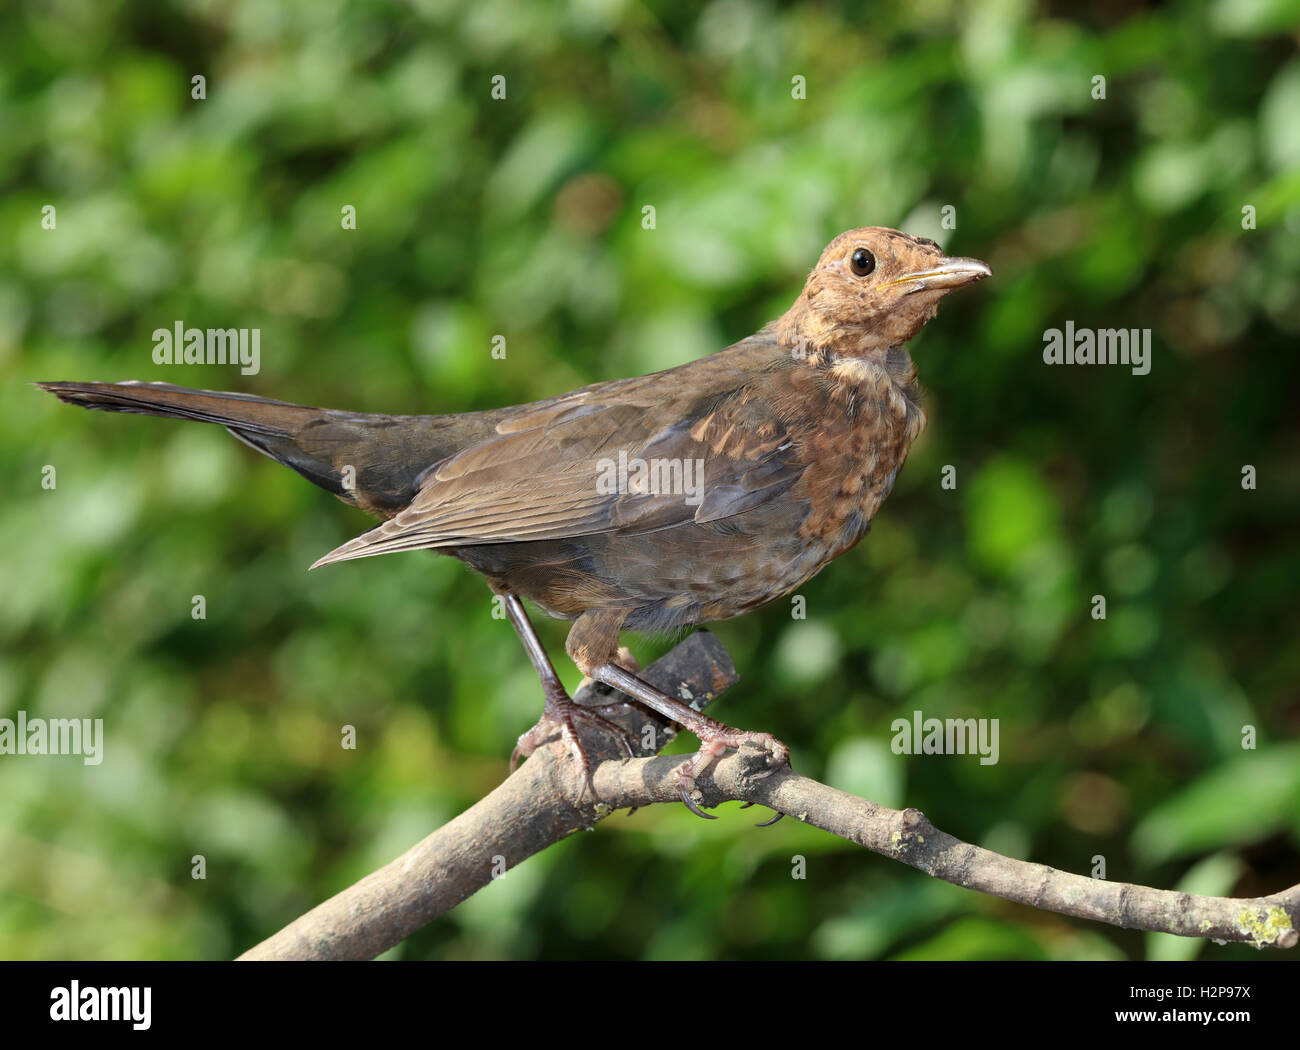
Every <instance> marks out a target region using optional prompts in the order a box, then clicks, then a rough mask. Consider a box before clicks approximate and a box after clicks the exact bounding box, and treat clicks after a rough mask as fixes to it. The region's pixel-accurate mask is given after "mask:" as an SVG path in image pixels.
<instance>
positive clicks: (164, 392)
mask: <svg viewBox="0 0 1300 1050" xmlns="http://www.w3.org/2000/svg"><path fill="white" fill-rule="evenodd" d="M36 385H37V386H39V387H40V388H41V389H43V390H48V391H49V392H50V393H51V394H53V395H54V396H55V397H57V398H58V399H59V400H60V401H63V402H66V403H67V404H69V405H80V406H81V407H82V408H90V409H99V410H102V411H107V412H135V413H138V414H140V415H145V416H163V417H165V418H168V419H188V420H195V421H197V422H200V423H216V424H218V425H219V426H223V427H225V428H226V429H227V430H228V431H230V433H231V434H233V435H234V436H235V437H237V438H238V439H239V440H240V441H242V442H243V443H244V444H245V445H248V446H249V447H250V448H254V449H256V450H257V451H258V452H261V453H262V454H263V455H264V456H269V457H270V458H271V459H274V460H276V461H277V462H280V463H283V464H284V465H285V466H286V467H289V468H290V469H292V470H296V471H297V472H298V473H299V474H301V475H302V476H303V477H305V478H306V479H307V480H308V481H310V482H312V483H313V484H316V485H319V486H320V487H321V488H323V489H325V490H327V491H329V492H332V493H334V494H335V495H336V496H339V497H340V498H342V499H344V500H347V501H348V502H349V503H356V502H357V499H356V494H355V493H352V492H349V491H348V490H347V489H346V488H345V486H344V484H343V478H342V474H341V473H340V471H339V470H338V468H337V467H335V465H334V464H333V463H332V462H330V461H329V459H327V458H324V457H322V456H321V455H318V454H316V453H314V452H312V451H309V450H308V449H306V448H304V447H303V444H302V442H301V440H300V438H301V435H302V434H303V432H304V431H306V430H308V429H310V427H311V425H312V424H313V423H318V422H319V421H320V420H322V419H324V418H326V417H328V416H329V415H331V413H328V412H325V411H322V410H321V409H318V408H307V407H305V406H303V405H294V404H290V403H289V402H288V401H275V400H272V399H271V398H267V397H256V396H254V395H252V394H231V393H225V392H223V391H217V390H191V389H189V388H188V387H183V386H174V385H173V384H171V383H138V382H124V383H37V384H36Z"/></svg>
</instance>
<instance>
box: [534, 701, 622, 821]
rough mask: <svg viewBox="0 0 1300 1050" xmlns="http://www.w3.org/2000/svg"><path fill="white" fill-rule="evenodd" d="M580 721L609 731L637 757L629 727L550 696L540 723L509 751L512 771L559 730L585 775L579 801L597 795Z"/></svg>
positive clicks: (579, 768)
mask: <svg viewBox="0 0 1300 1050" xmlns="http://www.w3.org/2000/svg"><path fill="white" fill-rule="evenodd" d="M577 722H585V723H586V724H587V725H589V726H592V727H593V728H595V729H599V730H601V731H603V732H606V733H609V734H610V735H611V736H613V737H614V739H615V740H617V741H618V744H619V747H620V748H621V749H622V751H623V754H624V755H626V756H627V757H628V758H636V756H637V751H636V744H635V741H636V737H635V736H633V735H632V733H631V732H630V731H629V730H626V729H624V728H623V727H622V726H620V725H618V724H617V723H615V722H611V721H610V720H609V719H608V718H604V717H602V716H601V715H599V714H597V713H596V712H595V711H593V710H589V709H588V708H585V707H581V706H579V705H578V704H575V703H574V702H573V701H572V700H570V699H568V698H567V697H563V698H560V697H556V698H548V699H547V703H546V710H545V711H543V712H542V717H541V718H539V719H538V720H537V724H536V725H535V726H533V728H532V729H530V730H528V732H526V733H523V734H522V735H520V737H519V740H518V741H517V742H516V744H515V749H514V750H513V751H512V752H511V753H510V772H511V773H513V772H514V771H515V769H516V768H517V767H518V765H519V759H520V757H523V758H527V757H529V756H530V755H531V754H532V753H533V752H534V751H536V750H537V748H539V747H540V746H541V745H542V744H543V743H545V742H546V741H547V740H549V739H550V738H551V737H553V736H554V735H555V733H556V732H557V731H558V732H559V734H560V736H561V737H562V738H563V740H564V742H565V744H566V745H567V746H568V748H569V754H570V755H572V756H573V760H574V761H575V762H576V763H577V764H578V772H579V773H580V774H581V776H582V791H581V793H580V794H579V795H578V801H579V802H581V801H582V800H583V799H585V798H586V797H587V794H588V793H590V794H591V796H592V797H593V798H595V797H596V785H595V783H594V781H593V780H592V770H591V759H590V758H588V757H587V751H586V748H584V747H583V746H582V741H581V739H579V737H578V731H577V729H576V727H575V723H577Z"/></svg>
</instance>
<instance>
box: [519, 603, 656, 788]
mask: <svg viewBox="0 0 1300 1050" xmlns="http://www.w3.org/2000/svg"><path fill="white" fill-rule="evenodd" d="M498 593H500V594H501V597H502V599H503V600H504V603H505V607H506V615H507V616H508V617H509V618H510V624H511V626H512V627H514V629H515V633H516V634H518V635H519V640H520V641H521V642H522V643H523V645H524V651H525V652H526V653H528V659H529V660H531V661H532V663H533V668H534V669H535V670H536V671H537V677H538V678H540V679H541V680H542V693H543V694H544V695H545V697H546V707H545V709H544V710H543V711H542V717H541V718H539V719H538V720H537V724H536V725H535V726H533V728H532V729H530V730H528V732H526V733H524V734H523V735H522V736H520V738H519V741H518V743H516V744H515V749H514V751H513V752H512V753H511V755H510V771H511V772H512V773H513V772H514V771H515V767H516V766H517V765H518V764H519V758H520V756H521V755H522V756H523V757H524V758H527V757H528V756H529V755H531V754H532V753H533V752H534V751H535V750H536V749H537V748H538V747H539V746H540V745H541V744H542V743H543V741H545V740H547V739H548V738H549V737H550V736H552V735H553V734H554V733H555V731H556V730H557V729H558V730H559V732H560V735H561V737H563V739H564V742H565V743H566V744H567V745H568V747H569V753H570V754H571V755H573V759H574V761H575V762H577V764H578V770H579V772H581V774H582V790H583V794H584V795H585V794H586V792H587V791H588V790H591V792H592V794H593V795H594V794H595V789H594V787H593V785H592V783H591V760H590V759H589V758H588V757H587V752H586V750H585V749H584V748H583V746H582V741H581V740H579V739H578V733H577V730H576V729H575V727H574V723H575V722H585V723H586V724H587V725H590V726H593V727H595V728H597V729H602V730H604V731H605V732H608V733H612V734H613V735H614V738H615V739H616V740H617V741H618V742H619V745H620V746H621V747H622V749H623V751H624V753H625V754H626V755H627V757H628V758H635V757H636V749H635V747H634V740H635V738H634V737H633V736H632V734H631V733H630V732H628V730H626V729H624V728H623V727H622V726H620V725H616V724H615V723H613V722H611V721H610V720H609V719H608V718H602V717H601V716H600V715H599V714H597V713H596V712H595V711H592V710H590V709H588V708H585V707H580V706H578V705H577V704H575V703H574V702H573V701H572V700H571V699H570V698H569V694H568V692H566V691H565V688H564V683H563V682H561V681H560V677H559V675H557V674H556V673H555V667H554V666H553V665H552V664H551V660H550V657H548V656H547V655H546V650H545V649H544V648H542V642H541V639H540V638H538V637H537V632H536V631H535V630H534V629H533V625H532V622H531V621H530V620H529V619H528V613H527V611H526V610H525V609H524V603H523V602H521V601H520V600H519V597H518V595H515V594H511V593H509V592H498Z"/></svg>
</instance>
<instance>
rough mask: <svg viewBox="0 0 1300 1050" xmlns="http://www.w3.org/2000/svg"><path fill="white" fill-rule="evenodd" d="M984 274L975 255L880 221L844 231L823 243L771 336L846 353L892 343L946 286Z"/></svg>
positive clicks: (914, 328)
mask: <svg viewBox="0 0 1300 1050" xmlns="http://www.w3.org/2000/svg"><path fill="white" fill-rule="evenodd" d="M992 273H993V271H992V270H990V269H989V267H988V266H987V265H986V264H985V263H982V262H980V261H979V260H978V259H957V258H951V257H949V256H947V255H944V253H943V249H941V248H940V247H939V246H938V245H937V244H935V243H934V241H931V240H927V239H926V238H924V237H912V236H910V235H909V234H906V233H902V232H900V231H899V230H891V229H889V228H888V227H885V226H866V227H863V228H862V229H860V230H849V231H848V232H847V233H841V234H840V235H839V236H838V237H836V238H835V240H833V241H831V243H830V244H828V245H827V246H826V250H825V251H824V252H822V257H821V258H820V259H819V260H818V261H817V265H816V266H815V267H814V268H813V271H812V273H810V274H809V275H808V280H807V282H806V283H805V284H804V288H803V291H802V292H801V293H800V295H799V298H798V299H796V300H795V303H794V305H793V306H792V307H790V309H789V310H788V311H787V312H786V314H785V316H784V317H782V318H781V320H780V321H778V322H777V335H778V338H780V340H781V342H782V343H784V344H786V345H789V346H791V347H793V348H796V349H797V348H798V347H799V345H800V343H802V345H803V347H804V348H805V349H810V350H831V351H834V352H836V353H840V354H848V355H856V354H859V353H865V352H867V351H869V350H871V349H873V348H880V349H883V348H886V347H890V346H898V345H901V344H902V343H905V342H907V340H908V339H910V338H911V337H912V336H914V335H915V334H916V333H917V332H919V331H920V330H921V328H922V326H923V325H924V324H925V322H926V321H928V320H930V318H931V317H933V316H934V315H935V311H936V310H938V308H939V300H940V299H942V298H943V297H944V296H945V295H947V294H948V293H949V292H951V291H952V290H953V289H954V288H960V287H961V286H962V285H965V284H970V283H971V282H972V281H978V280H980V279H981V278H984V277H989V276H991V275H992Z"/></svg>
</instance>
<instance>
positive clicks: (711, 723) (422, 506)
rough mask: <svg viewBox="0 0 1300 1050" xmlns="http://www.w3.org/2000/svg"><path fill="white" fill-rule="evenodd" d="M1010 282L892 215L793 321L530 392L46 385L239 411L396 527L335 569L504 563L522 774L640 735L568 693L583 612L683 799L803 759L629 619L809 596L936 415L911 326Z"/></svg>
mask: <svg viewBox="0 0 1300 1050" xmlns="http://www.w3.org/2000/svg"><path fill="white" fill-rule="evenodd" d="M991 275H992V270H991V269H990V268H989V266H988V265H987V264H986V263H984V262H981V261H980V260H978V259H972V258H962V257H949V256H948V255H946V254H945V253H944V251H943V249H942V248H940V246H939V245H938V244H937V243H935V242H934V241H933V240H930V239H928V238H925V237H917V236H912V235H909V234H907V233H904V232H901V231H899V230H895V229H890V228H888V227H882V226H869V227H863V228H859V229H853V230H849V231H847V232H845V233H841V234H840V235H839V236H837V237H835V238H834V239H833V240H832V241H831V242H830V244H829V245H827V247H826V249H825V250H824V251H823V252H822V253H821V256H820V258H819V259H818V261H817V264H816V265H815V266H814V267H813V269H812V271H811V272H810V273H809V275H808V277H807V280H806V281H805V283H804V285H803V289H802V291H801V292H800V293H799V295H798V296H797V297H796V299H795V301H794V303H793V304H792V305H791V306H790V308H789V309H788V310H787V311H786V312H785V313H784V314H783V315H781V316H780V317H779V318H777V319H776V320H775V321H772V322H770V323H768V324H766V325H764V326H763V327H762V328H761V329H760V330H759V331H758V332H756V333H755V334H753V335H750V336H748V337H746V338H744V339H741V340H740V341H739V342H736V343H734V344H733V345H731V346H729V347H727V348H726V349H723V350H720V351H717V352H716V353H713V354H709V355H706V356H704V357H701V358H698V359H696V360H693V361H690V362H687V363H686V364H682V365H679V366H677V367H675V368H669V369H666V370H664V371H660V372H655V373H653V374H650V375H644V376H638V377H634V378H627V379H615V380H612V381H607V382H600V383H595V384H593V385H590V386H585V387H582V388H581V389H578V390H574V391H571V392H569V393H563V394H559V395H557V396H554V397H550V398H547V399H545V400H542V401H535V402H531V403H528V404H523V405H515V406H510V407H505V408H497V409H490V410H487V411H478V412H467V413H458V414H444V415H419V416H411V415H379V414H371V413H359V412H344V411H338V410H333V409H322V408H311V407H307V406H303V405H296V404H292V403H289V402H286V401H278V400H272V399H270V398H265V397H258V396H254V395H251V394H241V393H223V392H216V391H207V390H191V389H188V388H185V387H181V386H175V385H172V384H169V383H157V382H135V381H128V382H43V383H39V384H38V385H39V386H40V387H42V388H43V389H45V390H47V391H49V392H51V393H53V394H54V395H55V396H57V397H58V398H59V399H60V400H62V401H64V402H67V403H69V404H74V405H80V406H82V407H84V408H88V409H102V410H107V411H115V412H135V413H143V414H145V415H153V416H164V417H169V418H174V419H184V420H195V421H201V422H207V423H217V424H220V425H221V426H224V427H225V428H226V429H227V430H228V431H229V432H230V433H231V434H233V435H234V436H235V437H236V438H238V439H239V440H240V441H242V442H243V443H244V444H246V445H249V446H250V447H252V448H253V449H256V450H257V451H258V452H260V453H263V454H264V455H267V456H269V457H271V458H272V459H274V460H276V461H278V462H279V463H282V464H284V465H285V466H287V467H289V468H291V469H292V470H294V471H296V472H297V473H299V474H301V475H302V476H303V477H305V478H306V479H307V480H308V481H311V482H313V483H314V484H316V485H318V486H320V487H321V488H323V489H326V490H327V491H329V492H332V493H334V495H336V496H338V497H339V498H340V499H342V500H344V501H345V502H347V503H350V504H352V505H354V506H356V507H359V508H361V509H362V510H364V511H366V512H368V513H369V514H371V515H372V516H374V517H376V518H379V519H380V520H381V524H379V525H378V526H376V527H374V528H372V529H370V530H369V531H368V532H365V533H363V534H362V535H360V536H357V537H356V538H355V539H352V540H349V541H348V542H347V543H344V544H343V545H342V546H340V547H338V548H337V549H335V550H333V551H331V552H329V553H328V554H326V555H324V556H323V557H322V558H320V559H319V560H318V561H317V562H316V563H315V564H314V565H313V566H312V568H317V567H320V566H324V565H331V564H334V563H338V562H343V561H349V560H353V559H358V558H368V557H373V556H376V555H383V554H391V553H396V552H401V551H413V550H431V551H434V552H437V553H440V554H445V555H450V556H452V557H454V558H458V559H460V560H461V561H462V562H464V563H465V564H467V565H468V566H469V567H470V568H471V569H473V570H475V571H477V572H478V573H480V574H481V575H482V576H483V577H485V579H486V581H487V584H488V586H489V587H490V588H491V590H492V591H493V593H494V594H495V595H497V596H498V597H499V599H500V601H501V603H502V605H503V606H504V610H505V613H506V617H507V618H508V619H509V621H510V623H511V625H512V626H513V628H514V630H515V632H516V633H517V634H518V636H519V640H520V641H521V643H522V645H523V648H524V650H525V652H526V654H527V656H528V658H529V660H530V661H531V663H532V664H533V667H534V669H535V670H536V672H537V675H538V677H539V679H540V681H541V685H542V694H543V698H544V706H543V710H542V715H541V717H540V718H539V720H538V722H537V724H536V725H534V726H533V727H532V728H531V729H530V730H528V731H527V732H525V733H524V734H522V735H521V736H520V737H519V739H518V743H517V745H516V747H515V750H514V753H513V754H512V755H511V768H512V769H513V768H514V767H515V765H516V763H517V762H518V760H519V759H520V758H521V757H523V758H526V757H527V756H529V755H531V754H532V753H533V751H534V750H535V749H536V748H537V747H538V746H540V744H541V743H542V742H544V741H546V740H549V739H552V738H554V736H555V735H556V734H557V733H558V734H559V736H560V737H561V738H562V739H563V740H564V742H565V744H566V745H567V748H568V752H569V753H570V754H571V756H572V759H573V761H574V762H575V763H576V766H577V769H578V771H579V773H580V775H581V778H582V783H583V785H584V786H583V789H582V793H581V795H580V797H582V795H585V793H586V791H587V790H590V789H591V784H592V780H591V776H592V771H591V763H590V760H589V758H588V756H587V753H586V750H585V748H584V746H583V744H582V741H581V739H580V737H579V734H578V731H577V726H578V724H579V723H582V724H584V725H586V726H588V727H589V728H593V729H596V730H599V731H604V732H608V733H611V734H613V736H614V738H615V740H616V741H617V742H618V744H619V745H620V747H621V748H622V751H623V753H625V754H627V755H628V756H629V757H632V756H633V755H634V754H635V752H634V750H633V747H632V741H631V739H630V734H629V733H628V732H627V731H626V730H624V729H622V728H621V727H619V726H617V725H616V724H615V723H613V722H612V721H610V720H609V719H607V718H605V717H604V716H603V715H602V714H601V713H599V710H595V709H590V708H586V707H580V706H578V705H576V704H575V703H574V702H573V700H572V699H571V698H570V697H569V695H568V693H567V692H566V690H565V688H564V686H563V684H562V683H561V681H560V679H559V676H558V675H557V674H556V672H555V668H554V665H553V664H552V663H551V660H550V657H549V656H548V654H547V652H546V650H545V648H544V647H543V646H542V643H541V641H540V639H539V638H538V635H537V632H536V630H535V629H534V627H533V625H532V622H531V621H530V619H529V616H528V613H527V610H526V608H525V606H524V604H523V601H524V600H525V599H527V600H528V601H530V602H531V603H532V604H534V605H535V606H537V607H538V608H540V609H541V610H542V611H543V612H545V613H546V614H548V615H549V616H552V617H556V618H559V619H561V620H566V621H570V622H571V623H572V626H571V627H570V628H569V632H568V636H567V639H566V642H565V649H566V651H567V653H568V655H569V657H570V658H571V659H572V660H573V662H574V663H575V664H576V665H577V667H578V668H579V669H580V670H581V671H582V673H583V674H584V675H586V676H587V677H589V678H591V679H594V680H595V681H597V682H601V683H604V684H605V685H607V686H609V687H611V688H613V689H615V690H618V691H620V692H622V693H625V694H627V695H628V696H630V697H632V698H634V699H635V700H636V701H639V702H640V703H642V704H644V705H645V706H647V707H649V708H650V709H652V710H654V711H656V712H658V713H659V714H661V715H663V716H665V717H666V718H668V719H670V720H671V721H673V722H676V723H677V724H679V725H681V726H682V727H683V728H684V729H686V730H687V731H689V732H690V733H692V734H693V735H694V736H696V737H697V738H698V739H699V741H700V749H699V751H698V752H697V753H696V754H695V755H693V756H691V757H689V758H687V759H686V761H684V762H683V763H682V764H681V765H680V766H679V767H678V768H677V771H676V782H677V787H678V790H679V794H680V796H681V799H682V801H683V802H685V804H686V805H687V806H688V807H689V808H690V809H691V810H692V811H693V812H695V813H697V814H698V815H699V816H702V817H708V818H710V819H713V818H712V817H711V815H710V814H706V813H704V812H703V810H701V809H700V808H699V807H698V806H697V805H696V803H695V801H694V798H693V795H694V794H695V792H696V782H697V778H699V777H701V776H702V775H704V774H705V773H706V772H707V771H708V769H709V768H710V766H711V765H712V764H713V762H714V761H715V760H716V759H717V758H718V757H719V756H720V755H721V754H723V753H724V752H725V751H727V750H729V749H737V748H739V747H741V746H742V745H743V744H746V743H749V744H753V745H755V746H757V747H758V748H759V749H760V750H761V752H762V756H763V760H762V763H761V766H760V769H759V774H758V775H759V776H770V775H771V774H773V773H775V772H777V771H778V770H780V769H782V768H785V767H787V766H788V764H789V757H790V749H789V748H788V747H787V746H786V745H785V744H784V743H782V742H781V741H779V740H777V739H776V738H775V737H774V736H772V735H771V734H769V733H763V732H754V731H747V730H739V729H734V728H732V727H730V726H727V725H724V724H723V723H721V722H718V721H716V720H714V719H712V718H710V717H708V716H706V715H704V714H702V713H701V712H699V711H696V710H695V709H694V708H692V707H690V706H688V705H687V704H685V703H683V702H682V701H681V700H678V699H677V698H675V697H671V696H669V695H667V694H666V693H663V692H661V691H660V690H659V689H656V688H655V687H654V686H652V685H650V684H649V683H647V682H645V681H643V680H642V679H641V678H640V677H638V676H637V674H636V671H637V670H638V669H639V668H638V667H637V665H636V664H635V661H633V660H630V659H629V654H627V650H626V649H621V648H620V639H621V635H622V633H623V632H624V631H640V632H652V633H653V632H671V631H675V630H680V629H689V628H691V627H694V626H695V625H698V624H703V623H709V622H712V621H718V620H727V619H730V618H732V617H736V616H739V615H741V614H743V613H746V612H749V611H751V610H754V609H757V608H759V607H760V606H763V605H766V604H768V603H769V602H772V601H775V600H776V599H778V598H781V597H783V596H785V595H788V594H790V593H792V592H793V591H795V590H797V589H798V588H799V587H800V586H801V585H803V584H804V583H805V582H806V581H807V580H809V579H810V578H811V577H812V576H814V575H815V574H816V573H818V572H819V571H820V570H821V569H822V568H824V567H825V566H826V565H827V564H828V563H829V562H830V561H832V560H833V559H835V558H837V557H839V556H840V555H842V554H844V553H845V552H847V551H849V550H851V549H852V548H853V547H854V546H855V545H856V544H857V543H858V542H859V541H860V540H861V539H862V538H863V537H864V536H865V535H866V533H867V531H868V530H869V528H870V526H871V522H872V519H873V518H874V517H875V515H876V512H877V511H878V510H879V509H880V507H881V504H882V503H883V502H884V501H885V499H886V498H887V497H888V495H889V493H890V491H891V489H892V488H893V486H894V481H895V478H896V477H897V475H898V472H899V469H900V468H901V467H902V465H903V462H904V460H905V459H906V457H907V454H908V450H909V449H910V448H911V446H912V443H913V442H914V441H915V440H916V438H917V436H918V435H919V434H920V432H921V430H922V429H923V428H924V426H925V421H926V417H925V412H924V410H923V408H922V404H921V395H920V387H919V382H918V378H917V371H916V367H915V365H914V363H913V361H912V358H911V356H910V355H909V353H908V350H907V343H908V341H909V340H910V339H911V338H912V337H913V336H915V335H916V334H917V333H918V332H919V331H920V330H921V328H922V327H923V326H924V325H925V324H926V323H927V322H928V321H929V320H930V319H931V318H933V317H934V316H935V314H936V312H937V310H938V307H939V303H940V301H941V300H942V299H943V297H944V296H946V295H947V294H948V293H950V292H951V291H953V290H954V289H957V288H960V287H963V286H965V285H967V284H970V283H972V282H975V281H979V280H981V279H983V278H985V277H989V276H991Z"/></svg>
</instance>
